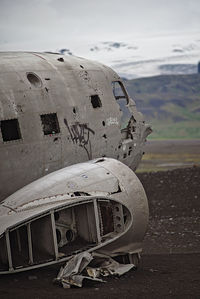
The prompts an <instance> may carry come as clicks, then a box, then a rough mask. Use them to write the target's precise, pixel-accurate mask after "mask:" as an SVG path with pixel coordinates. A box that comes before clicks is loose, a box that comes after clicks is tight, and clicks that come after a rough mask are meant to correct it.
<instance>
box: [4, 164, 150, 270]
mask: <svg viewBox="0 0 200 299" xmlns="http://www.w3.org/2000/svg"><path fill="white" fill-rule="evenodd" d="M147 222H148V204H147V199H146V195H145V192H144V189H143V187H142V185H141V183H140V181H139V180H138V178H137V177H136V175H135V174H134V172H133V171H131V170H130V169H129V168H128V167H127V166H126V165H124V164H122V163H121V162H119V161H116V160H114V159H108V158H104V159H97V160H93V161H90V162H85V163H81V164H76V165H74V166H70V167H67V168H63V169H61V170H58V171H56V172H54V173H51V174H49V175H47V176H45V177H43V178H41V179H38V180H36V181H35V182H33V183H31V184H30V185H27V186H25V187H24V188H22V189H20V190H18V191H17V192H16V193H14V194H12V195H11V196H9V197H8V198H7V199H6V200H4V201H3V202H2V203H1V205H0V224H1V225H0V227H1V231H0V247H1V252H0V273H11V272H17V271H23V270H28V269H31V268H35V267H41V266H45V265H49V264H53V263H57V262H61V261H65V260H68V259H69V258H70V257H71V256H73V255H74V254H77V253H78V252H82V251H85V250H87V251H88V252H92V251H95V252H101V253H104V254H106V255H109V256H119V255H122V256H126V255H127V254H129V255H130V256H131V255H133V254H138V253H139V252H141V248H142V240H143V237H144V234H145V231H146V228H147Z"/></svg>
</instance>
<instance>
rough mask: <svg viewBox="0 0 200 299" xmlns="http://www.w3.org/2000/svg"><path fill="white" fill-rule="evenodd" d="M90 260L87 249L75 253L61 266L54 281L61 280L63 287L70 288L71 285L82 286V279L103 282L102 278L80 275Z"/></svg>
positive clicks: (91, 258) (90, 256)
mask: <svg viewBox="0 0 200 299" xmlns="http://www.w3.org/2000/svg"><path fill="white" fill-rule="evenodd" d="M92 260H93V257H92V255H91V254H90V253H89V252H87V251H84V252H81V253H79V254H77V255H75V256H74V257H72V258H71V259H70V260H69V261H68V262H67V263H66V265H65V266H64V267H61V269H60V271H59V273H58V276H57V278H56V279H55V281H56V282H61V283H62V286H63V288H70V286H71V285H73V286H77V287H82V284H83V280H84V279H88V280H94V281H98V282H103V280H102V279H98V278H96V277H89V276H85V275H81V273H82V272H83V271H84V269H85V268H86V267H87V265H88V264H89V263H90V262H91V261H92Z"/></svg>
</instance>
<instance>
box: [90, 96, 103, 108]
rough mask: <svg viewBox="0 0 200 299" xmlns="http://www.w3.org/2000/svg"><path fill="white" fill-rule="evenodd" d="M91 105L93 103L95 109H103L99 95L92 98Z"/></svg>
mask: <svg viewBox="0 0 200 299" xmlns="http://www.w3.org/2000/svg"><path fill="white" fill-rule="evenodd" d="M91 103H92V106H93V108H98V107H102V104H101V100H100V98H99V96H98V94H95V95H92V96H91Z"/></svg>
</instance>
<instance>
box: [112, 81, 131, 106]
mask: <svg viewBox="0 0 200 299" xmlns="http://www.w3.org/2000/svg"><path fill="white" fill-rule="evenodd" d="M112 88H113V94H114V97H115V99H116V100H120V99H124V102H125V103H126V104H128V102H129V101H128V95H127V92H126V90H125V88H124V86H123V84H122V82H120V81H113V82H112Z"/></svg>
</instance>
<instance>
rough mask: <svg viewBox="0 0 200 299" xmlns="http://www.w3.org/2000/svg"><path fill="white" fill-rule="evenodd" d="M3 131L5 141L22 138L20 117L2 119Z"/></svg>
mask: <svg viewBox="0 0 200 299" xmlns="http://www.w3.org/2000/svg"><path fill="white" fill-rule="evenodd" d="M1 133H2V138H3V141H12V140H18V139H21V133H20V128H19V122H18V119H9V120H2V121H1Z"/></svg>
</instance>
